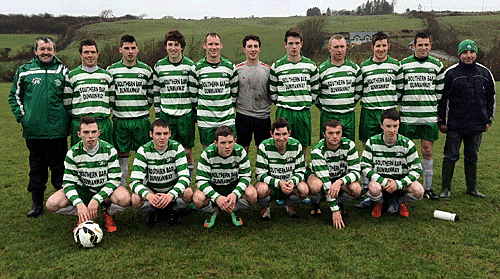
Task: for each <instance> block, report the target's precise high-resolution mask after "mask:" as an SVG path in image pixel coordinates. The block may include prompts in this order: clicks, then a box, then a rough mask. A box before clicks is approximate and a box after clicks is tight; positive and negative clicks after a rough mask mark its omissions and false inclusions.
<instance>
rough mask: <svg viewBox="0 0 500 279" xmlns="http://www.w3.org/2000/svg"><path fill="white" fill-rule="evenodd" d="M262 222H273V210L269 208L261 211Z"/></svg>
mask: <svg viewBox="0 0 500 279" xmlns="http://www.w3.org/2000/svg"><path fill="white" fill-rule="evenodd" d="M260 220H265V221H269V220H271V209H269V207H263V208H262V210H261V211H260Z"/></svg>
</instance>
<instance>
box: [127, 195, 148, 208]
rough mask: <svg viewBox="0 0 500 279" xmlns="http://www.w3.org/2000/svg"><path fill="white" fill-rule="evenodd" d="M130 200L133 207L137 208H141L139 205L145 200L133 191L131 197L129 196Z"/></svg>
mask: <svg viewBox="0 0 500 279" xmlns="http://www.w3.org/2000/svg"><path fill="white" fill-rule="evenodd" d="M130 202H131V204H132V207H133V208H135V209H139V208H141V206H143V205H144V203H145V202H146V200H145V199H143V198H142V197H140V196H139V195H137V194H136V193H133V194H132V196H131V198H130Z"/></svg>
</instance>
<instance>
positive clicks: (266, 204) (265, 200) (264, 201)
mask: <svg viewBox="0 0 500 279" xmlns="http://www.w3.org/2000/svg"><path fill="white" fill-rule="evenodd" d="M270 200H271V196H267V197H265V198H262V199H257V202H258V203H259V204H260V206H262V207H269V201H270Z"/></svg>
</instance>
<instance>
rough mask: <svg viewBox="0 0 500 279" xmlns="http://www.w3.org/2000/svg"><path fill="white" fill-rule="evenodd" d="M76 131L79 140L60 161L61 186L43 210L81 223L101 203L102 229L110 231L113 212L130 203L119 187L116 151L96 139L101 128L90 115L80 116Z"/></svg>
mask: <svg viewBox="0 0 500 279" xmlns="http://www.w3.org/2000/svg"><path fill="white" fill-rule="evenodd" d="M77 134H78V137H80V138H81V141H80V142H79V143H77V144H76V145H74V146H73V147H71V149H70V150H69V151H68V153H67V154H66V159H65V161H64V168H65V169H64V176H63V189H61V190H59V191H57V192H55V193H54V194H53V195H52V196H50V198H49V199H48V200H47V204H46V205H47V209H48V210H49V211H51V212H54V213H59V214H66V215H77V216H78V224H81V223H83V222H86V221H91V220H93V219H94V218H95V217H96V216H97V209H98V208H99V205H100V204H101V205H103V206H105V207H106V209H105V210H104V219H105V221H106V229H107V230H108V232H114V231H116V230H117V227H116V224H115V220H114V215H115V214H117V213H118V212H121V211H124V210H125V208H126V207H128V206H129V204H130V193H129V192H128V191H127V189H125V187H124V186H119V185H120V177H121V175H122V173H121V170H120V165H119V164H118V153H117V151H116V149H115V148H114V147H113V146H112V145H111V144H109V143H107V142H105V141H102V140H100V139H99V135H100V134H101V130H100V129H99V125H98V124H97V122H96V120H95V119H94V118H92V117H90V116H83V117H82V118H81V119H80V123H79V125H78V132H77ZM75 229H76V228H75Z"/></svg>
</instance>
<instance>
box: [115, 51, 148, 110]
mask: <svg viewBox="0 0 500 279" xmlns="http://www.w3.org/2000/svg"><path fill="white" fill-rule="evenodd" d="M106 70H107V71H108V72H109V73H110V74H111V75H112V76H113V80H114V83H115V105H114V107H113V116H115V117H118V118H139V117H144V116H147V115H149V107H151V105H152V104H153V92H152V89H153V70H151V67H149V66H148V65H146V64H145V63H142V62H140V61H137V64H135V65H134V66H132V67H128V66H125V64H123V60H120V61H119V62H116V63H115V64H113V65H111V66H109V67H108V68H107V69H106Z"/></svg>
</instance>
